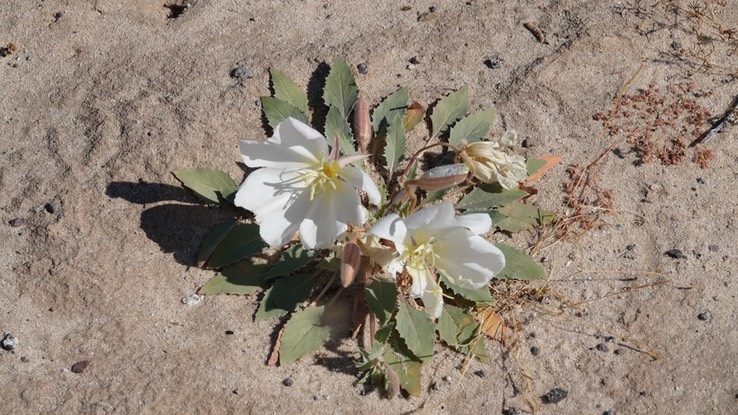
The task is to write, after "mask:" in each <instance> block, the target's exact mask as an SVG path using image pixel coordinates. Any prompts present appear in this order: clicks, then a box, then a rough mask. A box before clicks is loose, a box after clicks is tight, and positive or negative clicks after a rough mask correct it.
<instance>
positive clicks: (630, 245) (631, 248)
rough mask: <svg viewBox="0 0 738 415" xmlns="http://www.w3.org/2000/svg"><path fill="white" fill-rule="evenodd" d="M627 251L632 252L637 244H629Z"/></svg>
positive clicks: (626, 247)
mask: <svg viewBox="0 0 738 415" xmlns="http://www.w3.org/2000/svg"><path fill="white" fill-rule="evenodd" d="M625 249H626V250H628V251H632V250H634V249H636V244H628V245H626V246H625Z"/></svg>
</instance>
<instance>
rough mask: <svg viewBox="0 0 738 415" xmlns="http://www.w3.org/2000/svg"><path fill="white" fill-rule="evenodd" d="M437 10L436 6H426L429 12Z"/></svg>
mask: <svg viewBox="0 0 738 415" xmlns="http://www.w3.org/2000/svg"><path fill="white" fill-rule="evenodd" d="M437 10H438V8H437V7H436V6H430V7H428V11H429V12H431V13H435V12H436V11H437Z"/></svg>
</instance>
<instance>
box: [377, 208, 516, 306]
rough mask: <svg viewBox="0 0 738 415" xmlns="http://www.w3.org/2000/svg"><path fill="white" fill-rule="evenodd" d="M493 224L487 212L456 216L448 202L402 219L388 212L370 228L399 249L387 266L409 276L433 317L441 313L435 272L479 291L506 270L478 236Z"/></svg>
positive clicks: (500, 257) (497, 254)
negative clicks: (404, 271)
mask: <svg viewBox="0 0 738 415" xmlns="http://www.w3.org/2000/svg"><path fill="white" fill-rule="evenodd" d="M491 227H492V220H491V219H490V217H489V215H487V214H485V213H476V214H468V215H462V216H456V215H455V213H454V208H453V206H452V205H451V203H449V202H442V203H439V204H437V205H435V206H432V207H430V208H427V209H423V210H420V211H418V212H415V213H413V214H411V215H410V216H408V217H407V218H405V219H402V218H400V216H398V215H396V214H391V215H388V216H385V217H383V218H382V219H380V220H379V221H377V223H376V224H374V226H372V227H371V228H370V229H369V232H370V233H372V234H374V235H376V236H378V237H380V238H383V239H387V240H389V241H392V242H393V243H394V245H395V249H396V251H397V253H396V256H395V258H394V259H393V260H392V261H390V262H389V263H388V264H387V265H386V266H385V269H386V271H387V272H389V273H390V274H396V273H400V272H402V270H403V269H405V270H406V271H407V273H408V274H409V275H410V276H411V277H412V279H413V284H412V287H411V289H410V292H411V294H412V295H413V297H415V298H420V299H422V300H423V305H424V306H425V309H426V312H427V313H428V314H429V315H430V316H431V317H433V318H437V317H439V316H440V315H441V310H442V306H443V295H442V292H441V288H440V286H439V285H438V281H437V278H436V273H435V271H439V272H441V273H442V274H443V275H444V276H445V277H446V278H448V280H449V281H451V282H452V283H454V284H456V285H458V286H459V287H462V288H467V289H472V290H475V289H480V288H482V287H485V286H486V285H487V284H488V283H489V281H490V280H491V279H492V277H493V276H494V275H495V274H497V273H499V272H500V271H502V269H503V268H505V255H504V254H503V253H502V251H500V250H499V249H498V248H497V247H496V246H494V245H493V244H492V243H490V242H489V241H487V240H485V239H484V238H482V237H481V236H479V235H480V234H483V233H486V232H488V231H489V230H490V228H491Z"/></svg>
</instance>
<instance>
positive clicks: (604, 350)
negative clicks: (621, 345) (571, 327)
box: [595, 343, 610, 353]
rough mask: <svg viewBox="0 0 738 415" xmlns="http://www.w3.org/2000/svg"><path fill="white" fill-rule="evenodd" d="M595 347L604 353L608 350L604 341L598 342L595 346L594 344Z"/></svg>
mask: <svg viewBox="0 0 738 415" xmlns="http://www.w3.org/2000/svg"><path fill="white" fill-rule="evenodd" d="M595 349H597V350H599V351H601V352H603V353H606V352H608V351H610V348H609V347H607V345H606V344H605V343H600V344H598V345H597V346H595Z"/></svg>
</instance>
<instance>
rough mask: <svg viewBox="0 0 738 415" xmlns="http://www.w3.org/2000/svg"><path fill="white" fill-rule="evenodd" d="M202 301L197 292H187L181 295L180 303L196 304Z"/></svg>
mask: <svg viewBox="0 0 738 415" xmlns="http://www.w3.org/2000/svg"><path fill="white" fill-rule="evenodd" d="M201 301H202V296H200V295H197V294H188V295H185V296H184V297H182V304H184V305H197V304H200V302H201Z"/></svg>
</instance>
